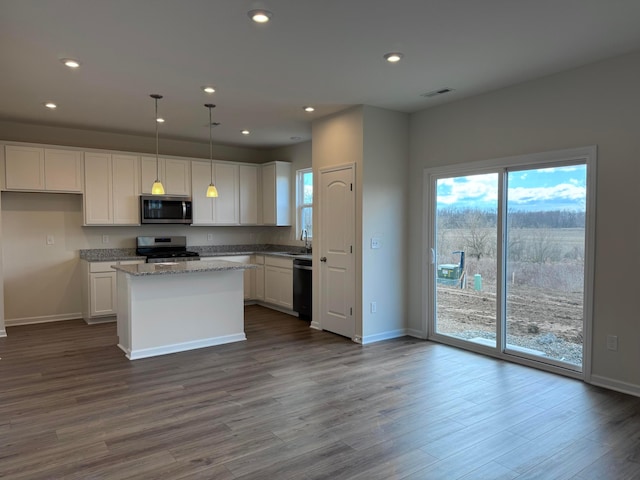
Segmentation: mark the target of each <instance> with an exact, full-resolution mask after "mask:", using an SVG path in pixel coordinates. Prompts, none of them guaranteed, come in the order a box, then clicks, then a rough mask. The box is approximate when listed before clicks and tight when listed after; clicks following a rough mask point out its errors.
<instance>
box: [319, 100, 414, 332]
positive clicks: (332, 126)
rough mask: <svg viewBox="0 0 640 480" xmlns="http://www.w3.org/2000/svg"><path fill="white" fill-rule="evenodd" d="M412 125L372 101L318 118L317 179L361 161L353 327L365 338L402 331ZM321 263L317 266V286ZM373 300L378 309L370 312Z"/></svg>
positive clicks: (358, 168) (406, 118)
mask: <svg viewBox="0 0 640 480" xmlns="http://www.w3.org/2000/svg"><path fill="white" fill-rule="evenodd" d="M408 132H409V116H408V115H407V114H404V113H399V112H393V111H390V110H384V109H381V108H375V107H371V106H360V107H354V108H350V109H347V110H345V111H342V112H339V113H337V114H335V115H332V116H329V117H326V118H323V119H319V120H316V121H314V123H313V170H314V174H315V175H316V179H317V178H318V171H319V169H321V168H324V167H330V166H336V165H345V164H350V163H354V164H355V165H356V168H355V177H356V185H355V192H356V240H355V243H356V248H355V250H354V255H355V268H356V285H355V299H354V300H355V308H354V316H355V319H356V326H355V334H356V335H357V336H360V337H362V339H363V341H364V342H365V343H366V342H371V341H375V340H380V339H383V338H390V337H394V336H400V335H404V334H405V327H406V301H407V295H406V292H407V289H406V280H407V270H406V267H407V256H406V246H407V245H406V237H407V219H408V216H407V211H408V209H407V207H408V205H407V203H408V196H407V171H408V149H409V137H408ZM316 187H317V183H316ZM316 191H318V190H317V188H316ZM316 198H317V197H316ZM316 213H317V212H314V222H315V223H316V224H317V216H315V214H316ZM371 237H376V238H378V239H379V240H380V241H381V243H382V248H380V249H376V250H372V249H371V248H370V240H371ZM318 256H319V255H318ZM316 262H317V258H316ZM319 270H320V269H317V268H316V269H314V282H315V284H316V285H319V280H320V277H319ZM314 294H317V290H316V292H314ZM373 301H375V302H376V303H377V312H376V313H371V309H370V304H371V302H373ZM318 302H319V298H318V296H317V295H315V296H314V317H315V318H318V316H319V314H320V311H319V309H318V306H319V303H318Z"/></svg>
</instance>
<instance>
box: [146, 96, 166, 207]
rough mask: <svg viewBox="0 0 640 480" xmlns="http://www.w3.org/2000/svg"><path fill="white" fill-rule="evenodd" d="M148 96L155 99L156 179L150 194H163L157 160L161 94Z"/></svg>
mask: <svg viewBox="0 0 640 480" xmlns="http://www.w3.org/2000/svg"><path fill="white" fill-rule="evenodd" d="M149 96H150V97H151V98H153V99H154V100H155V101H156V117H155V122H156V181H155V182H153V186H152V187H151V195H164V186H163V185H162V182H161V181H160V161H159V160H158V100H160V99H161V98H162V95H158V94H157V93H154V94H152V95H149Z"/></svg>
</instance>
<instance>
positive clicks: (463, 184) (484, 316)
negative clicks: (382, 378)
mask: <svg viewBox="0 0 640 480" xmlns="http://www.w3.org/2000/svg"><path fill="white" fill-rule="evenodd" d="M435 187H436V191H437V193H438V194H437V197H436V208H435V211H434V214H435V228H436V232H437V234H436V237H435V242H436V244H435V249H434V252H435V266H436V269H435V283H434V285H435V290H436V294H435V298H436V317H435V320H436V321H435V327H436V331H437V333H438V334H440V335H445V336H449V337H453V338H457V339H464V340H467V341H470V342H475V343H482V344H486V345H491V346H493V347H495V346H496V321H497V316H498V314H497V303H496V279H497V275H496V273H497V265H498V262H497V218H498V196H497V192H498V174H497V173H489V174H476V175H464V176H457V177H445V178H439V179H437V180H436V184H435Z"/></svg>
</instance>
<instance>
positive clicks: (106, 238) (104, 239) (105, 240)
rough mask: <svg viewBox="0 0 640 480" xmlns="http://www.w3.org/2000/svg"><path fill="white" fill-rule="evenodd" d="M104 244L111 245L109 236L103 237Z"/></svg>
mask: <svg viewBox="0 0 640 480" xmlns="http://www.w3.org/2000/svg"><path fill="white" fill-rule="evenodd" d="M102 243H109V235H102Z"/></svg>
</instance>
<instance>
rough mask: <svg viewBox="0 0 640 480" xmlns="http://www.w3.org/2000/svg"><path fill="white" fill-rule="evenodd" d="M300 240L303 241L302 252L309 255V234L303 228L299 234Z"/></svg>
mask: <svg viewBox="0 0 640 480" xmlns="http://www.w3.org/2000/svg"><path fill="white" fill-rule="evenodd" d="M300 240H304V252H305V253H311V244H310V243H309V232H308V231H307V229H306V228H305V229H304V230H302V233H301V234H300Z"/></svg>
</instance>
